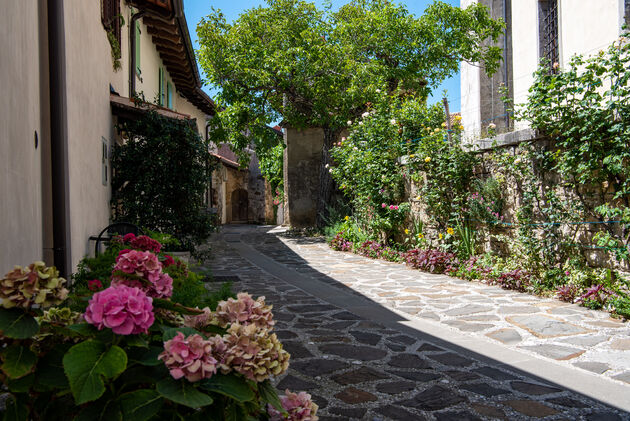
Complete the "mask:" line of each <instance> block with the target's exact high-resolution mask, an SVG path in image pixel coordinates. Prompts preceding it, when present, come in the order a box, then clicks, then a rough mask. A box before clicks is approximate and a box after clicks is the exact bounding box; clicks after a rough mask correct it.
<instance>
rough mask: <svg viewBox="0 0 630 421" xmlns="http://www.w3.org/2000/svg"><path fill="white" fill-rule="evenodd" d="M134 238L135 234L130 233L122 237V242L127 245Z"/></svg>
mask: <svg viewBox="0 0 630 421" xmlns="http://www.w3.org/2000/svg"><path fill="white" fill-rule="evenodd" d="M134 238H136V234H134V233H132V232H130V233H129V234H125V235H123V238H122V239H123V241H124V242H125V243H129V242H131V241H132V240H133V239H134Z"/></svg>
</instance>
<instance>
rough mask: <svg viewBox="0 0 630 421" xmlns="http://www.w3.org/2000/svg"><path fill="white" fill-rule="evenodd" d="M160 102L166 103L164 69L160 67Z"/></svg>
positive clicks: (161, 103)
mask: <svg viewBox="0 0 630 421" xmlns="http://www.w3.org/2000/svg"><path fill="white" fill-rule="evenodd" d="M158 104H159V105H164V69H162V68H161V67H160V68H158Z"/></svg>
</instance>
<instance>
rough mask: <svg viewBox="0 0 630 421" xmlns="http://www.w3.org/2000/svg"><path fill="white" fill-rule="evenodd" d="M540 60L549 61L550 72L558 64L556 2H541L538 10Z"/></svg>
mask: <svg viewBox="0 0 630 421" xmlns="http://www.w3.org/2000/svg"><path fill="white" fill-rule="evenodd" d="M538 19H539V30H540V35H539V42H540V58H541V59H546V60H548V61H549V65H550V66H551V69H552V70H551V71H555V69H554V66H553V65H554V63H559V62H560V53H559V42H558V0H541V1H540V9H539V18H538Z"/></svg>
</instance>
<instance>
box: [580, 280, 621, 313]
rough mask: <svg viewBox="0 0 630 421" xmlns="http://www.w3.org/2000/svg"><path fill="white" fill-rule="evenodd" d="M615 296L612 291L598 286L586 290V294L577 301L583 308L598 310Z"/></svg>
mask: <svg viewBox="0 0 630 421" xmlns="http://www.w3.org/2000/svg"><path fill="white" fill-rule="evenodd" d="M615 296H616V294H615V293H614V292H613V291H611V290H610V289H608V288H606V287H604V286H603V285H601V284H599V285H594V286H592V287H590V288H589V289H587V290H586V292H585V293H584V294H582V295H581V296H580V298H579V299H578V301H579V302H581V303H582V305H583V306H584V307H588V308H591V309H600V308H603V307H604V306H605V305H606V304H607V303H608V300H610V299H611V298H613V297H615Z"/></svg>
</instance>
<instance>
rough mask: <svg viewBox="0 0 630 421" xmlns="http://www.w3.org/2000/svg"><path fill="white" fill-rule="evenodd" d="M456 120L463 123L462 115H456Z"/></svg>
mask: <svg viewBox="0 0 630 421" xmlns="http://www.w3.org/2000/svg"><path fill="white" fill-rule="evenodd" d="M454 118H455V121H461V119H462V116H461V115H456V116H455V117H454Z"/></svg>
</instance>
